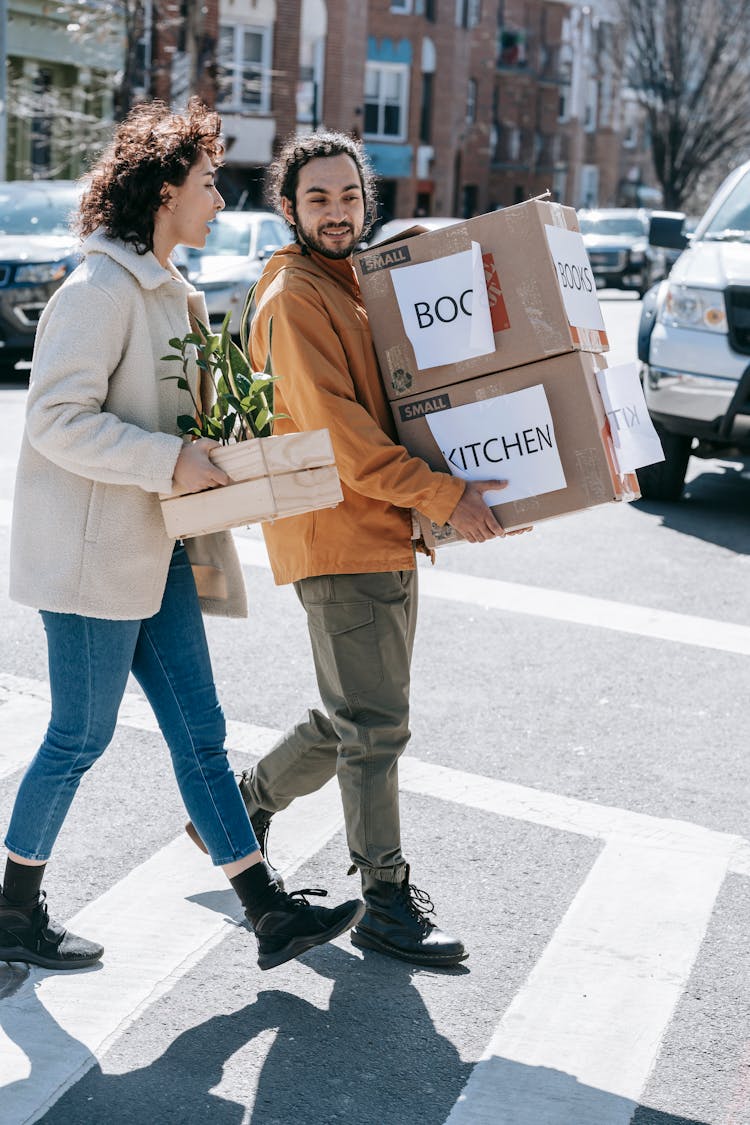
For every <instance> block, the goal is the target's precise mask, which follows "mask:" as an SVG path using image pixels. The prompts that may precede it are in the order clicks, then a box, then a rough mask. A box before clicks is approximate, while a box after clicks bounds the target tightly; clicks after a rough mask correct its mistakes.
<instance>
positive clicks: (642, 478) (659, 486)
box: [637, 422, 693, 500]
mask: <svg viewBox="0 0 750 1125" xmlns="http://www.w3.org/2000/svg"><path fill="white" fill-rule="evenodd" d="M654 427H655V429H656V432H657V434H658V435H659V441H660V442H661V447H662V449H663V450H664V460H663V461H659V462H658V464H656V465H646V466H645V468H642V469H638V473H637V475H638V484H639V486H640V489H641V496H642V497H643V499H644V500H679V499H680V497H681V496H682V489H683V487H684V484H685V473H686V472H687V467H688V461H689V460H690V450H691V448H692V445H693V439H692V438H691V437H686V436H685V435H684V434H673V433H671V432H670V431H669V430H665V429H664V427H663V426H662V425H660V424H659V423H658V422H654Z"/></svg>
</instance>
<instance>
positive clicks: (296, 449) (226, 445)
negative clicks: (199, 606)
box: [160, 290, 343, 539]
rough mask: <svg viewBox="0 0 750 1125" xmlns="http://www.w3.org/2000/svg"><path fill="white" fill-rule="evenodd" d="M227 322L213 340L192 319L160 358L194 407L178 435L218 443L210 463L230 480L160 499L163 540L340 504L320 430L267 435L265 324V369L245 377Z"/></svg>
mask: <svg viewBox="0 0 750 1125" xmlns="http://www.w3.org/2000/svg"><path fill="white" fill-rule="evenodd" d="M252 295H253V292H252V290H251V291H250V293H249V294H248V299H247V301H246V303H245V309H244V310H243V315H242V341H243V345H244V346H245V347H246V340H247V336H246V324H247V314H248V310H249V308H250V302H251V300H252ZM229 318H230V314H227V316H226V317H225V318H224V322H223V324H222V326H221V328H220V330H219V332H218V333H215V332H212V331H211V329H210V328H209V327H208V326H207V325H205V324H203V323H202V321H200V320H198V319H197V318H196V319H195V320H194V328H193V330H192V331H191V332H188V333H187V334H186V335H185V336H183V337H182V338H178V337H174V338H173V339H171V340H170V341H169V346H170V347H171V348H172V349H174V350H173V351H172V352H171V353H170V354H168V355H165V356H163V357H162V358H163V359H164V360H167V361H169V362H176V363H180V364H181V366H182V373H181V374H179V375H172V376H167V378H173V379H176V380H177V384H178V386H179V387H181V388H182V389H183V390H187V391H188V392H189V394H190V397H191V399H192V403H193V407H194V414H192V415H190V414H185V415H181V416H180V417H179V418H178V419H177V425H178V427H179V429H180V432H181V433H182V434H183V435H184V436H185V438H187V439H190V438H198V437H209V438H213V439H214V440H216V441H218V442H219V443H220V444H219V446H217V448H216V449H215V450H213V451H212V453H211V459H212V460H213V461H215V462H216V464H217V465H219V466H220V467H221V468H222V469H223V470H224V472H225V473H226V474H227V475H228V476H229V477H230V483H229V484H227V485H224V486H223V487H220V488H212V489H206V490H205V491H203V492H197V493H180V492H173V493H170V495H168V496H161V497H160V501H161V508H162V515H163V517H164V523H165V526H166V528H167V532H168V533H169V534H170V535H171V536H173V537H174V538H175V539H186V538H190V537H191V536H194V535H202V534H206V533H208V532H211V531H219V530H221V529H223V528H228V527H239V526H241V525H243V524H248V523H255V522H258V521H262V520H267V519H277V518H280V517H284V516H291V515H299V514H300V513H302V512H309V511H312V510H314V509H316V508H324V507H334V506H335V505H336V504H337V503H339V501H340V500H341V499H342V498H343V497H342V493H341V485H340V482H339V476H338V472H337V470H336V466H335V462H334V457H333V449H332V447H331V439H330V435H329V433H328V430H311V431H306V432H303V433H296V434H282V435H278V436H275V437H274V436H272V434H271V431H272V427H273V423H274V421H275V420H276V419H277V418H280V417H284V415H280V414H275V413H274V411H273V384H274V382H275V381H276V378H277V376H276V375H274V373H273V368H272V363H271V353H270V344H271V340H272V332H273V324H272V323H271V324H269V354H268V358H267V360H266V364H265V367H264V369H263V371H253V370H252V368H251V366H250V364H249V363H248V360H247V358H246V356H245V353H244V351H243V350H242V348H240V347H238V346H237V344H235V342H234V340H233V339H232V337H231V335H230V333H229ZM193 359H195V361H196V362H197V365H198V368H199V370H200V373H201V378H200V381H199V382H200V386H201V391H200V392H199V393H198V395H196V394H195V393H194V392H193V390H192V388H191V385H190V381H189V379H188V368H189V365H190V363H191V360H193Z"/></svg>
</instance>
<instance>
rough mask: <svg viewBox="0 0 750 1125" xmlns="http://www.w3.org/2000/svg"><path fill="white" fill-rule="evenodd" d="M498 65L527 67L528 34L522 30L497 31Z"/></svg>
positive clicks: (501, 28) (506, 29)
mask: <svg viewBox="0 0 750 1125" xmlns="http://www.w3.org/2000/svg"><path fill="white" fill-rule="evenodd" d="M497 65H498V66H514V67H522V66H526V32H525V31H524V30H523V29H522V28H516V27H499V28H498V29H497Z"/></svg>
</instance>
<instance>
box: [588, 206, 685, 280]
mask: <svg viewBox="0 0 750 1125" xmlns="http://www.w3.org/2000/svg"><path fill="white" fill-rule="evenodd" d="M578 222H579V224H580V227H581V234H582V235H583V241H584V244H585V246H586V250H587V252H588V256H589V261H590V262H591V268H592V270H593V273H594V278H595V279H596V284H597V287H598V288H600V289H629V290H632V291H633V292H635V293H637V294H638V296H639V297H642V296H643V294H644V293H646V292H647V290H649V289H650V288H651V286H652V285H653V284H654V283H655V282H657V281H659V280H660V279H661V278H662V277H664V274H665V259H664V253H663V251H661V250H659V249H657V248H656V247H654V246H649V242H648V228H649V214H648V211H643V210H640V209H638V208H628V207H616V208H607V209H601V210H597V211H579V212H578Z"/></svg>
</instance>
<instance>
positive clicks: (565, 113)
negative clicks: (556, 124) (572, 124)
mask: <svg viewBox="0 0 750 1125" xmlns="http://www.w3.org/2000/svg"><path fill="white" fill-rule="evenodd" d="M569 102H570V86H561V87H560V95H559V97H558V101H557V120H558V121H567V120H568V117H569V116H570V110H569Z"/></svg>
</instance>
